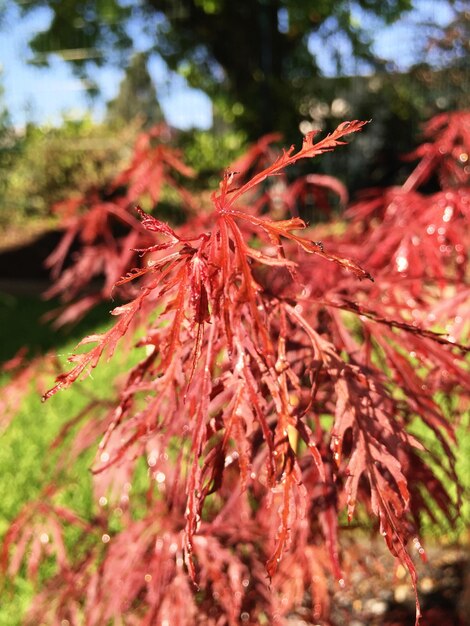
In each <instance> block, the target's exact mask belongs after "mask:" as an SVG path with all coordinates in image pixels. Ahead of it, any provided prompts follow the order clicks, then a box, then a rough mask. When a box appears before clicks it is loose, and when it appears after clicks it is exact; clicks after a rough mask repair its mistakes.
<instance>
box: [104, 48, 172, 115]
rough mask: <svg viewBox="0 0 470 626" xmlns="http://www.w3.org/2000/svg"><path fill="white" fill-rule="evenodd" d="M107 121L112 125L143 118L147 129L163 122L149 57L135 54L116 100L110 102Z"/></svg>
mask: <svg viewBox="0 0 470 626" xmlns="http://www.w3.org/2000/svg"><path fill="white" fill-rule="evenodd" d="M107 109H108V110H107V119H108V121H109V122H111V123H112V124H118V125H122V124H125V123H126V122H130V121H132V120H135V119H136V118H143V119H142V121H143V124H144V126H145V127H150V126H153V125H154V124H158V123H159V122H162V121H163V113H162V110H161V108H160V104H159V102H158V98H157V92H156V89H155V85H154V84H153V82H152V78H151V76H150V74H149V72H148V69H147V55H146V54H143V53H138V54H135V55H134V56H133V57H132V59H131V62H130V64H129V67H128V68H127V69H126V74H125V76H124V79H123V80H122V82H121V85H120V87H119V93H118V94H117V96H116V98H114V99H113V100H111V101H110V102H108V105H107Z"/></svg>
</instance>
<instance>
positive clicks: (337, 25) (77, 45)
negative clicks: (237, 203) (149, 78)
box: [18, 0, 412, 139]
mask: <svg viewBox="0 0 470 626" xmlns="http://www.w3.org/2000/svg"><path fill="white" fill-rule="evenodd" d="M18 5H19V6H20V9H21V11H22V12H23V13H27V12H30V11H32V10H34V9H35V8H37V7H38V6H41V7H43V6H47V7H48V8H49V9H50V10H51V14H52V19H51V22H50V25H49V28H48V29H47V30H45V31H43V32H41V33H39V34H37V35H36V36H35V37H34V38H33V39H32V41H31V42H30V45H31V48H32V50H33V51H34V52H35V53H36V54H38V55H40V57H39V58H40V59H42V60H43V61H44V62H46V63H47V59H48V55H49V54H50V53H54V52H57V53H58V54H60V55H62V56H63V58H66V59H67V60H70V61H72V62H73V63H74V67H75V70H76V71H78V72H79V73H85V74H86V72H87V69H89V68H90V66H92V65H93V64H97V65H103V64H104V63H108V62H111V63H119V64H121V65H122V62H123V59H124V58H127V57H129V55H130V54H131V53H132V52H133V51H134V45H135V44H134V42H133V40H132V37H131V36H130V35H129V26H130V25H131V24H134V25H135V24H136V23H139V24H140V26H141V27H142V28H143V30H144V31H145V33H146V35H148V37H147V39H148V50H149V51H153V52H156V53H158V54H160V55H161V57H162V58H163V59H164V60H165V61H166V62H167V64H168V66H169V67H170V69H173V70H176V71H178V72H180V73H181V74H183V75H184V76H185V77H186V78H187V80H188V82H189V84H190V85H191V86H193V87H198V88H200V89H202V90H203V91H205V92H206V93H207V94H208V95H209V96H210V97H211V98H212V100H213V102H214V106H215V107H216V109H218V110H219V112H222V113H223V114H224V115H225V116H226V117H227V119H228V121H234V122H235V123H236V125H237V126H238V127H240V128H243V129H244V130H245V131H247V132H248V136H249V138H250V139H256V138H258V137H259V136H260V135H261V134H263V133H265V132H269V131H272V130H273V129H275V130H278V131H279V130H280V131H282V132H284V133H285V134H286V135H287V136H291V135H292V134H293V133H294V132H297V129H298V116H299V113H298V102H299V101H300V100H301V99H302V97H304V96H305V95H306V90H309V89H310V87H309V81H310V79H311V78H312V77H315V76H318V75H319V74H320V72H319V68H318V64H317V62H316V60H315V58H314V56H313V55H312V53H311V51H310V48H309V38H310V37H311V36H316V37H320V38H325V37H326V36H328V37H329V38H331V37H333V36H334V35H335V34H337V33H341V35H342V36H343V37H344V38H345V40H346V41H347V44H348V46H349V48H350V54H351V56H352V57H355V58H357V59H362V60H363V61H364V62H366V63H367V64H368V65H369V66H370V67H371V68H374V69H378V68H380V67H382V68H383V67H384V61H383V60H382V59H380V58H377V56H376V55H374V53H373V51H372V45H371V44H372V41H371V37H370V34H368V32H367V29H366V28H365V27H364V26H363V25H362V24H361V22H360V20H358V19H356V18H354V17H353V16H352V13H351V8H352V5H351V2H350V1H349V0H322V1H321V2H315V3H311V2H305V1H304V0H249V1H248V2H247V1H238V2H232V1H229V0H145V1H144V2H141V3H136V2H135V3H128V4H126V5H122V4H121V3H120V2H119V1H118V0H94V1H88V2H83V1H82V0H69V1H68V2H55V1H53V0H46V1H44V0H32V1H31V2H28V3H23V2H18ZM354 5H355V7H356V9H357V10H358V11H359V12H360V14H361V15H363V16H364V18H368V17H370V18H374V19H377V20H378V21H379V24H385V23H391V22H393V21H394V20H396V19H397V18H398V17H400V15H402V14H403V13H404V12H406V11H408V10H409V9H411V7H412V2H411V0H387V2H384V1H383V0H357V2H355V3H354ZM139 45H142V42H140V41H139ZM337 61H338V65H339V66H340V64H341V59H340V57H339V56H338V58H337Z"/></svg>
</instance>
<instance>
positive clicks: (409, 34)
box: [0, 0, 451, 128]
mask: <svg viewBox="0 0 470 626" xmlns="http://www.w3.org/2000/svg"><path fill="white" fill-rule="evenodd" d="M1 2H2V0H0V3H1ZM415 6H416V7H417V9H416V10H415V11H414V12H413V13H412V14H410V15H408V16H407V17H406V18H405V19H402V20H400V22H398V23H397V24H395V25H393V26H391V27H388V28H381V29H379V28H378V24H374V23H373V22H372V21H371V22H369V23H368V28H370V30H371V32H372V33H374V41H375V44H374V47H375V49H376V52H378V53H379V54H381V55H382V56H384V57H386V58H388V59H390V61H391V64H392V66H394V67H395V68H396V69H406V68H407V67H409V66H410V65H411V64H412V63H413V60H414V59H415V58H416V54H417V52H418V51H419V46H420V42H421V37H420V35H422V34H423V29H422V28H418V27H417V26H416V24H417V23H418V22H420V21H421V20H423V19H424V20H427V21H429V22H431V23H436V24H444V23H446V22H447V21H448V20H449V18H450V15H451V14H450V11H449V8H448V5H447V3H446V1H445V0H417V1H416V2H415ZM5 7H7V11H6V13H5V18H4V21H3V23H2V24H1V25H0V67H1V70H2V73H1V75H0V84H1V85H3V88H4V98H3V99H4V102H5V104H6V106H7V108H8V110H9V112H10V115H11V117H12V121H13V123H14V124H15V125H16V126H19V127H21V126H23V125H24V124H25V122H26V121H27V120H33V121H35V122H38V123H51V124H54V123H58V122H60V119H61V116H62V115H63V114H66V113H67V114H68V115H76V116H81V115H82V114H83V112H84V111H85V110H87V109H88V108H90V102H89V101H88V99H87V97H86V85H85V84H83V83H82V82H81V81H80V80H79V79H78V78H76V77H75V76H74V75H73V74H72V72H71V69H70V67H69V64H68V63H67V62H65V61H63V60H61V59H60V58H58V57H51V64H50V67H49V68H45V69H42V68H38V67H35V66H34V65H31V64H30V63H28V61H29V60H31V59H32V56H33V55H32V53H31V51H30V50H29V48H28V45H27V42H28V39H29V38H30V37H31V35H33V34H34V33H36V32H38V31H41V30H44V29H46V28H47V25H48V21H49V14H48V11H47V10H45V9H42V10H38V11H36V12H35V13H34V14H33V15H30V16H29V17H28V18H27V19H24V18H22V19H20V18H19V12H18V10H17V8H16V6H14V5H12V3H11V2H9V0H6V2H5V0H3V8H5ZM353 17H355V18H356V19H358V20H361V19H363V16H361V15H360V14H359V13H357V14H356V15H353ZM333 46H336V47H337V48H338V49H339V50H340V51H341V53H342V54H343V56H344V57H345V58H347V57H348V49H347V45H346V44H345V42H344V41H342V40H341V38H334V39H333V40H332V41H331V46H330V47H326V46H325V45H324V42H320V41H318V40H317V41H315V40H312V41H311V45H310V49H311V51H312V52H313V53H314V54H315V55H316V56H317V60H318V61H319V64H320V66H321V67H322V69H323V71H324V72H325V73H326V74H328V75H332V74H333V73H334V65H333V63H332V48H333ZM350 69H351V72H354V71H359V72H360V71H361V69H362V68H361V67H360V66H357V65H351V68H350ZM150 72H151V75H152V78H153V80H154V81H155V84H156V86H157V92H158V95H159V100H160V103H161V106H162V108H163V110H164V112H165V115H166V118H167V120H168V122H169V123H170V124H172V125H174V126H176V127H179V128H188V127H191V126H198V127H202V128H207V127H209V126H210V124H211V119H212V118H211V103H210V101H209V99H208V98H207V96H205V94H203V93H202V92H199V91H197V90H194V89H189V87H188V86H187V85H186V83H185V80H184V79H183V78H182V77H181V76H178V75H176V74H174V73H170V72H169V71H168V70H167V69H166V67H165V64H164V63H163V62H162V61H161V60H159V59H154V60H153V61H152V62H151V64H150ZM122 75H123V73H122V71H118V70H116V69H112V68H106V69H102V70H96V72H95V73H94V75H93V78H94V80H96V82H97V83H98V85H99V86H100V89H101V93H102V95H101V97H100V98H99V99H98V100H97V101H96V102H95V103H94V104H93V106H92V107H91V110H92V113H93V116H94V117H95V118H96V119H99V118H100V116H101V115H102V114H103V111H104V102H105V101H106V100H109V99H111V98H113V97H114V96H115V95H116V93H117V90H118V88H119V83H120V81H121V79H122Z"/></svg>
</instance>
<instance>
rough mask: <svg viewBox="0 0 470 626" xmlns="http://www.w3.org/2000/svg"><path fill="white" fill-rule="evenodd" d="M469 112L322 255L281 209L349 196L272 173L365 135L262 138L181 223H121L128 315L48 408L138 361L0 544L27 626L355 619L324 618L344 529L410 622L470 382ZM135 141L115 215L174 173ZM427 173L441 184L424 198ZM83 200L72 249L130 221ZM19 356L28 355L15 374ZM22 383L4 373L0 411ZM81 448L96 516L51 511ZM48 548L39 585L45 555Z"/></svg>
mask: <svg viewBox="0 0 470 626" xmlns="http://www.w3.org/2000/svg"><path fill="white" fill-rule="evenodd" d="M469 117H470V116H469V114H468V113H466V112H458V113H454V114H452V115H441V116H439V117H437V118H434V119H433V120H431V121H430V122H429V124H428V125H427V127H426V134H425V140H426V141H425V142H424V143H423V144H422V145H420V146H419V147H418V149H417V150H416V151H415V152H414V153H413V154H412V155H409V157H410V159H412V160H415V159H418V160H419V162H418V164H417V166H416V167H414V169H413V171H412V172H411V173H410V175H409V176H408V178H407V180H406V181H405V183H404V184H403V185H402V187H401V188H396V187H394V188H391V189H385V190H378V189H375V190H371V191H369V192H368V193H366V194H364V196H363V198H362V199H361V201H360V202H359V203H358V204H356V205H355V206H353V207H351V208H350V210H349V218H350V221H349V223H348V224H347V225H346V228H340V229H336V228H335V229H332V230H330V231H329V232H328V231H325V230H324V231H323V234H322V235H321V238H322V242H323V243H322V242H319V241H316V240H317V239H319V238H320V232H321V231H320V230H318V229H316V228H314V229H311V228H308V227H307V225H306V224H305V222H304V221H303V220H302V219H300V218H299V217H298V216H295V217H291V215H292V214H295V213H297V212H298V209H299V205H300V204H302V203H303V202H305V201H306V200H307V199H308V198H309V197H311V196H312V195H313V196H315V201H318V206H319V207H322V206H324V203H323V202H320V201H321V200H322V197H324V194H320V193H318V187H320V186H323V190H324V191H328V190H330V191H335V192H336V193H337V194H339V195H340V196H344V190H342V188H341V186H340V185H338V184H337V181H336V182H335V181H334V179H332V178H331V177H330V178H329V179H328V180H325V177H322V180H320V179H319V177H318V176H317V177H315V178H314V179H313V180H312V178H311V177H306V178H305V179H304V180H302V179H301V178H298V179H297V180H296V181H295V183H293V184H289V180H288V179H287V177H285V176H284V170H285V168H288V167H293V166H294V165H295V163H296V162H298V161H299V160H303V159H307V158H311V157H315V156H319V155H321V154H322V153H324V152H328V151H331V150H332V149H333V148H335V147H336V146H339V145H340V144H342V143H344V138H345V137H346V136H347V135H349V134H350V133H353V132H357V131H359V130H361V128H363V126H364V123H363V122H357V121H353V122H344V123H342V124H340V126H338V128H337V129H336V130H335V131H334V132H333V133H331V134H329V135H327V136H325V137H323V138H321V139H319V138H318V137H317V133H315V132H311V133H308V134H307V135H306V137H305V138H304V141H303V144H302V146H301V148H300V149H299V150H297V151H296V150H295V148H294V147H291V148H290V149H288V150H284V151H283V152H282V153H281V154H280V155H279V156H278V157H277V158H273V156H272V146H271V144H272V142H273V141H274V139H275V138H276V137H275V136H273V135H271V136H269V137H265V138H264V139H263V140H261V141H259V142H258V143H257V145H255V146H254V147H253V148H252V149H250V151H249V152H248V153H246V154H245V155H244V156H243V157H242V158H240V159H238V161H237V162H236V163H235V164H233V166H232V168H230V170H229V171H227V172H226V173H225V175H224V177H223V179H222V181H221V183H220V187H219V189H218V190H217V191H216V192H214V193H213V194H212V195H211V203H210V206H207V203H208V200H209V199H208V196H207V195H206V194H203V195H202V196H201V197H200V198H199V200H200V201H201V205H202V206H201V210H199V211H197V212H193V213H192V214H188V220H187V222H186V223H185V224H184V225H182V226H179V227H178V226H171V225H170V224H167V223H164V222H162V221H161V220H159V219H157V217H154V216H152V215H150V214H148V213H145V212H144V211H142V210H141V209H137V215H138V216H140V218H141V224H140V225H136V224H135V222H136V219H135V218H136V213H135V212H134V211H132V212H129V213H128V216H127V222H128V224H129V225H132V226H133V228H132V230H133V234H134V235H135V239H134V242H133V245H132V253H133V254H132V255H129V256H128V262H131V261H132V262H134V261H137V262H138V263H139V265H138V266H137V267H134V268H133V269H130V267H131V266H130V265H129V271H128V272H126V273H125V274H123V273H122V272H123V270H122V267H121V266H122V264H123V262H124V261H125V260H124V259H123V256H122V255H120V256H119V255H114V256H113V259H110V260H111V261H112V263H113V264H114V266H115V267H117V266H118V265H119V266H120V267H119V272H118V273H119V274H121V278H120V279H119V280H118V281H117V283H116V287H117V288H122V287H123V288H124V289H129V291H128V295H127V296H126V298H125V300H126V303H125V304H122V305H120V306H117V307H116V308H115V309H114V310H113V315H114V319H115V320H116V321H115V323H114V325H113V326H111V327H110V328H108V329H107V330H106V331H104V332H103V333H101V334H92V335H89V336H88V337H86V338H85V339H84V340H82V342H81V343H80V344H79V346H80V348H78V347H77V348H78V349H77V350H76V352H75V353H74V354H73V355H71V356H70V357H69V359H68V360H69V362H70V363H71V369H70V371H68V372H66V373H62V374H60V375H59V376H58V378H57V379H56V384H55V386H54V387H53V388H52V389H50V390H49V391H48V392H47V393H46V394H45V396H44V399H48V398H51V397H52V396H53V395H54V394H55V393H56V392H58V391H59V390H61V389H64V388H66V387H69V386H70V385H72V384H73V383H76V382H77V381H78V379H80V378H82V377H84V376H87V375H90V374H91V372H92V370H93V368H94V367H96V366H97V365H98V362H99V361H100V360H103V359H104V357H105V355H106V356H108V357H112V355H113V352H114V351H115V349H116V348H117V347H118V346H122V347H123V349H124V350H125V349H126V347H127V349H130V350H131V352H132V353H134V354H135V356H136V360H132V365H131V363H129V365H130V366H131V369H130V370H129V371H128V372H127V375H126V376H124V377H121V376H119V377H118V379H116V381H115V385H116V386H115V391H114V392H112V394H113V395H112V397H111V398H107V399H104V400H100V399H99V398H98V397H97V396H96V395H94V394H92V395H91V400H90V402H89V404H88V407H87V408H86V409H84V410H82V411H81V412H80V414H79V415H73V416H70V420H69V421H68V423H67V424H66V425H65V426H64V428H63V430H62V432H61V433H60V434H59V436H58V437H57V439H56V440H55V442H54V449H55V450H57V449H58V448H62V450H63V453H62V454H61V456H60V458H59V460H58V463H57V464H56V468H57V473H56V476H55V478H54V480H53V482H52V483H51V484H50V485H49V486H47V487H46V488H45V489H44V491H43V493H41V496H40V498H39V499H38V500H37V501H36V502H32V503H28V504H26V505H25V507H24V508H23V510H22V511H21V512H20V513H19V514H18V516H17V517H16V518H15V520H14V521H13V522H12V524H11V525H10V527H9V529H8V531H7V533H6V535H5V539H4V543H3V563H2V564H3V568H4V571H5V572H7V573H8V574H9V575H10V576H17V575H18V574H19V573H20V571H21V568H22V567H23V564H24V570H25V571H26V572H27V575H28V576H29V577H31V578H33V579H34V578H35V577H36V578H38V580H39V584H40V592H39V594H38V596H37V597H36V599H35V601H34V603H33V605H32V607H31V611H30V613H29V616H28V619H27V620H26V623H30V624H39V623H48V624H49V623H51V624H52V623H54V624H55V623H65V622H67V623H69V624H70V625H71V626H76V625H77V626H78V624H82V623H83V621H84V620H85V621H86V623H87V624H88V625H89V626H94V625H96V626H101V624H108V623H126V624H136V625H139V626H145V625H150V624H158V625H163V624H170V623H171V624H173V623H174V624H178V625H179V624H181V626H194V625H195V624H208V626H216V625H217V626H222V625H223V626H235V625H236V624H240V623H247V624H265V623H269V624H279V625H280V626H281V625H284V624H287V623H290V618H292V617H299V618H300V615H302V616H304V617H305V616H307V619H311V620H312V621H314V622H315V623H323V624H325V623H333V624H334V623H337V624H344V623H351V622H352V620H345V619H341V620H337V621H336V620H334V621H330V620H329V619H328V606H329V591H328V579H329V578H331V577H333V578H336V579H337V580H338V583H339V585H340V586H341V585H344V583H345V579H346V580H347V579H348V578H349V580H351V577H350V576H348V575H347V567H345V566H347V562H345V561H344V560H343V559H342V554H343V549H342V548H341V547H340V544H339V535H340V534H341V535H343V536H344V533H345V531H346V528H345V526H346V524H345V521H346V519H345V518H346V516H347V519H348V521H349V522H351V521H352V520H353V519H354V520H356V521H357V522H358V523H359V524H361V523H362V522H366V525H367V527H368V528H369V529H370V530H371V531H375V532H376V533H377V534H378V533H379V531H380V534H381V535H382V536H383V538H384V540H385V542H386V545H387V547H388V549H389V550H390V552H391V553H392V555H394V556H395V557H396V559H397V562H401V563H402V565H404V566H405V567H406V568H407V569H408V570H409V573H410V575H411V580H412V583H413V586H414V588H415V592H416V606H417V617H418V616H419V603H418V597H417V591H418V589H417V579H416V570H415V565H414V560H413V558H412V557H413V556H414V555H413V553H414V552H416V555H415V556H416V557H419V556H421V557H423V558H424V548H423V547H422V545H421V543H420V540H419V531H420V528H421V525H422V522H423V517H424V516H427V517H428V518H429V519H431V520H433V521H435V522H437V520H438V519H439V518H440V517H441V518H442V517H443V518H445V519H447V520H449V522H450V523H452V522H454V523H455V522H456V521H457V520H459V505H460V503H461V499H462V497H463V493H462V489H461V486H460V485H459V480H458V475H457V471H456V462H455V461H456V459H455V446H456V436H455V430H454V424H455V423H458V420H459V419H462V417H463V415H464V412H465V408H466V406H468V390H469V389H470V374H469V372H468V360H467V359H466V354H467V353H468V352H469V351H470V346H468V345H463V343H461V342H465V341H467V336H468V329H467V325H466V320H468V318H469V315H468V314H469V309H468V306H469V302H470V300H469V298H468V294H469V285H468V271H467V266H468V254H467V251H468V250H469V249H470V247H469V234H470V231H469V229H468V228H467V227H466V226H467V223H468V206H469V202H468V199H469V187H468V174H469V172H468V168H467V167H466V164H465V163H466V161H465V159H464V160H462V158H461V156H462V155H466V154H467V153H468V141H469V137H470V133H469V132H468V129H469V127H470V119H469ZM150 139H151V137H148V140H147V141H145V137H143V138H142V139H141V140H139V141H138V142H137V144H136V154H135V158H134V159H133V163H132V164H131V166H130V167H129V168H127V169H126V170H125V171H124V172H123V173H122V175H121V176H119V177H118V179H117V181H116V183H119V185H118V186H119V188H122V187H126V186H128V187H127V189H128V195H129V198H128V199H129V200H130V197H131V196H132V197H135V194H136V193H139V190H142V188H143V187H144V183H145V184H146V185H147V186H146V189H147V191H148V192H150V193H152V194H153V197H154V201H155V202H157V201H158V199H159V195H158V191H159V189H161V182H162V174H164V175H165V176H164V178H165V179H166V182H168V180H169V179H168V170H166V169H165V168H163V169H162V167H160V169H159V170H157V174H156V179H154V175H155V168H154V167H152V166H151V165H152V161H153V162H154V163H155V162H157V163H158V162H159V163H160V165H161V166H163V165H165V164H167V165H172V167H173V168H175V169H177V170H178V171H179V172H180V173H181V174H184V172H185V171H186V173H189V172H187V169H186V168H184V166H183V165H182V163H181V161H179V160H178V161H177V160H176V159H175V156H176V155H175V153H172V152H171V151H169V150H168V149H167V148H166V147H164V148H165V149H163V150H159V149H158V147H157V146H155V145H153V144H152V142H150ZM154 139H156V138H154ZM145 165H146V167H143V166H145ZM170 176H171V178H170V181H171V180H173V177H172V175H171V174H170ZM430 178H436V179H437V180H438V181H439V186H440V189H439V191H438V192H437V193H431V194H429V193H427V192H425V191H423V187H424V186H425V185H426V184H427V183H428V181H429V180H430ZM270 181H272V184H271V185H270ZM320 183H322V185H320ZM312 188H313V189H312ZM315 190H316V192H317V193H316V194H315ZM155 191H156V192H157V195H155ZM125 199H126V198H125V197H124V198H123V200H125ZM136 199H137V198H136ZM182 199H183V200H184V201H186V198H185V197H184V196H182ZM89 200H91V202H90V205H89V214H88V217H85V221H80V222H78V221H77V220H73V221H70V220H68V224H69V233H71V234H72V235H73V236H75V234H76V233H77V232H78V231H80V232H81V233H84V234H86V235H87V240H86V241H84V242H83V243H84V247H82V251H81V252H82V253H81V255H80V256H82V257H84V256H85V255H84V254H83V251H84V250H85V249H86V247H88V249H89V250H90V248H91V247H93V249H94V250H98V248H97V247H96V246H97V245H99V246H100V248H99V250H100V254H101V256H103V255H104V254H105V253H106V250H107V251H108V252H114V249H115V241H113V239H112V232H111V231H109V230H104V229H103V228H102V229H101V231H100V230H99V228H100V225H103V222H104V219H105V218H106V217H107V216H109V215H110V213H111V212H112V213H113V215H115V216H116V215H117V209H118V208H120V209H121V210H120V212H119V215H120V216H121V217H122V218H124V219H126V218H125V211H126V209H127V210H129V211H131V208H130V206H129V205H130V203H129V202H125V203H124V202H123V203H122V206H121V207H116V206H111V203H107V204H106V205H104V204H103V203H102V202H99V201H98V202H97V201H96V200H94V199H93V197H91V195H90V197H89ZM204 207H205V209H206V210H204ZM69 209H73V206H72V204H69ZM188 209H189V207H188ZM157 210H158V207H157ZM188 213H189V211H188ZM131 220H132V221H131ZM333 230H334V231H335V232H336V233H337V234H333ZM95 232H96V233H98V232H101V233H102V235H103V237H102V242H101V241H97V240H96V239H94V240H93V236H94V233H95ZM142 235H143V236H144V239H141V237H142ZM323 235H325V236H323ZM149 239H150V241H149ZM66 241H67V240H66ZM68 241H70V237H68ZM149 244H150V245H149ZM128 245H130V242H128ZM63 249H64V245H63V244H61V250H62V251H63ZM134 253H139V254H138V255H137V256H136V255H135V254H134ZM344 255H346V256H347V258H345V256H344ZM85 269H86V268H85ZM369 271H370V272H372V274H373V276H371V274H369ZM81 273H82V275H83V277H84V279H86V278H87V275H86V273H85V272H84V271H82V272H81ZM361 279H363V280H361ZM115 295H117V294H115ZM72 306H73V304H72ZM435 329H437V330H438V331H441V330H442V329H446V332H447V333H448V335H447V336H446V335H444V334H443V333H442V332H436V330H435ZM124 337H128V338H129V339H130V340H129V341H127V342H126V341H125V339H124ZM91 344H93V345H91ZM137 358H138V362H137ZM19 365H21V355H17V357H15V358H14V359H12V360H11V361H10V362H9V363H8V364H7V368H8V371H10V372H11V371H13V372H14V371H15V370H16V369H18V367H19ZM35 367H39V369H37V370H36V371H41V367H40V365H39V366H38V365H36V366H35ZM42 370H44V365H43V367H42ZM13 375H14V376H15V373H14V374H13ZM19 375H20V376H22V375H23V373H22V372H21V371H20V374H19ZM17 380H18V379H17ZM19 384H20V385H24V378H23V379H20V381H19ZM15 385H16V386H15ZM23 388H24V387H23ZM20 391H21V386H19V387H18V384H17V381H15V379H14V380H13V387H11V386H10V387H9V388H7V392H8V393H6V394H2V396H5V397H6V398H7V399H8V398H13V399H15V398H16V397H18V395H19V393H20ZM451 406H452V409H450V407H451ZM2 415H6V412H5V411H4V412H3V414H2ZM98 441H100V443H99V444H98ZM90 447H91V448H93V449H94V450H95V451H96V456H95V460H94V462H93V464H92V467H91V470H92V476H93V488H94V498H95V506H94V507H93V511H89V512H88V513H87V514H86V515H87V516H86V517H84V516H83V514H80V512H79V511H76V510H73V509H72V508H70V507H68V506H67V504H64V495H63V488H65V487H67V483H68V479H67V477H66V474H65V470H66V469H68V468H70V466H71V465H72V464H73V462H74V461H76V460H77V459H78V458H79V457H80V456H81V455H82V454H84V453H85V451H86V450H88V449H89V448H90ZM343 515H344V517H343ZM460 521H461V522H463V523H465V520H463V519H462V518H460ZM64 527H65V529H64ZM68 532H70V535H73V536H75V537H76V543H75V544H74V546H73V547H72V548H71V549H70V548H69V549H67V545H66V543H67V533H68ZM54 556H55V557H56V569H54V570H51V569H49V570H48V572H47V573H46V577H45V579H44V577H43V576H42V575H41V574H42V570H39V566H40V563H41V562H43V563H45V564H46V565H48V564H49V563H50V559H51V557H54ZM357 565H358V564H357V562H356V563H355V566H356V567H357ZM366 566H367V564H366ZM38 571H39V573H40V575H39V577H37V573H38ZM195 582H196V583H197V585H198V586H196V585H194V584H193V583H195ZM371 621H372V620H371ZM384 623H385V622H384Z"/></svg>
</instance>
